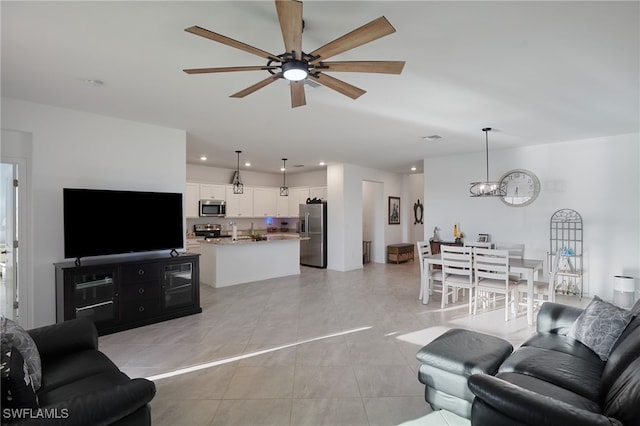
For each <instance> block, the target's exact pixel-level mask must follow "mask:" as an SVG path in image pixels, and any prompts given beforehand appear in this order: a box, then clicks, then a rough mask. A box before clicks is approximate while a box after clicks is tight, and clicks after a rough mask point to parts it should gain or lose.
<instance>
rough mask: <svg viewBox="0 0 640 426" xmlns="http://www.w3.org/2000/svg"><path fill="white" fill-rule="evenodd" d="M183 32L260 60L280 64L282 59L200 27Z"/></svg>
mask: <svg viewBox="0 0 640 426" xmlns="http://www.w3.org/2000/svg"><path fill="white" fill-rule="evenodd" d="M185 31H186V32H188V33H191V34H195V35H198V36H200V37H204V38H208V39H209V40H213V41H217V42H218V43H222V44H226V45H227V46H231V47H235V48H236V49H240V50H244V51H245V52H248V53H252V54H254V55H257V56H260V57H261V58H265V59H269V60H273V61H280V62H282V59H281V58H279V57H278V56H277V55H274V54H272V53H269V52H265V51H264V50H260V49H258V48H257V47H253V46H249V45H248V44H245V43H242V42H240V41H237V40H234V39H232V38H229V37H226V36H223V35H221V34H218V33H214V32H213V31H209V30H206V29H204V28H202V27H198V26H193V27H189V28H187V29H185Z"/></svg>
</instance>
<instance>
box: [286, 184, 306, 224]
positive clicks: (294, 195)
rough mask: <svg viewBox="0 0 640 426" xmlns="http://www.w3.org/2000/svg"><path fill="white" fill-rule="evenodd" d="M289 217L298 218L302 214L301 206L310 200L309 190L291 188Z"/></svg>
mask: <svg viewBox="0 0 640 426" xmlns="http://www.w3.org/2000/svg"><path fill="white" fill-rule="evenodd" d="M287 198H289V217H298V215H299V214H300V204H305V203H306V202H307V198H309V188H308V187H306V186H304V187H298V188H289V197H287Z"/></svg>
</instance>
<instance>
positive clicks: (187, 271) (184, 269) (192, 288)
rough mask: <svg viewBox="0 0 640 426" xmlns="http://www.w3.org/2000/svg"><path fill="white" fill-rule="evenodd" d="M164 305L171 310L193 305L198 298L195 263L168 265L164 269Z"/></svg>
mask: <svg viewBox="0 0 640 426" xmlns="http://www.w3.org/2000/svg"><path fill="white" fill-rule="evenodd" d="M163 272H164V274H163V277H162V299H163V300H162V303H163V308H164V309H165V310H166V309H171V308H177V307H180V306H186V305H191V304H193V303H194V301H195V298H196V286H197V283H196V282H194V271H193V262H181V263H167V264H165V265H164V268H163Z"/></svg>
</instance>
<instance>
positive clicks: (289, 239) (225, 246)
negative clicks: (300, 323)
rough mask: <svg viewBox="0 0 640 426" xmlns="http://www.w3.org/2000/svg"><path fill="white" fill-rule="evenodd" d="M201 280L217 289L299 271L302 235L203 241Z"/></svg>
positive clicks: (201, 246)
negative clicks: (264, 238) (265, 238)
mask: <svg viewBox="0 0 640 426" xmlns="http://www.w3.org/2000/svg"><path fill="white" fill-rule="evenodd" d="M200 253H201V256H200V283H201V284H206V285H210V286H212V287H215V288H220V287H227V286H230V285H236V284H242V283H248V282H252V281H260V280H266V279H269V278H277V277H284V276H288V275H299V274H300V238H299V237H298V236H297V235H274V236H271V235H270V236H268V238H267V240H266V241H252V240H250V239H240V240H238V241H231V240H230V239H228V238H218V239H216V238H213V239H208V240H205V241H203V242H202V243H201V244H200Z"/></svg>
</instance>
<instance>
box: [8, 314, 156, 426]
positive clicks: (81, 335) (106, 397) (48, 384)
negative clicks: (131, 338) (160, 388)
mask: <svg viewBox="0 0 640 426" xmlns="http://www.w3.org/2000/svg"><path fill="white" fill-rule="evenodd" d="M28 333H29V335H30V336H31V337H32V338H33V340H34V342H35V344H36V346H37V348H38V352H39V355H40V359H41V365H42V385H41V387H40V389H39V390H38V391H37V396H38V407H37V408H36V409H35V410H34V409H32V410H31V412H30V414H29V415H24V412H21V415H19V416H17V417H13V418H6V416H4V415H3V419H2V420H3V424H5V423H6V424H10V425H50V424H51V425H53V424H60V425H65V426H70V425H78V426H88V425H91V426H98V425H119V426H124V425H150V424H151V413H150V409H149V405H148V403H149V401H151V400H152V399H153V397H154V395H155V392H156V390H155V385H154V383H153V382H151V381H149V380H146V379H141V378H137V379H130V378H129V377H128V376H127V375H125V374H124V373H122V372H121V371H120V370H119V369H118V367H117V366H116V365H115V364H114V363H113V362H112V361H111V360H110V359H109V358H108V357H107V356H106V355H105V354H104V353H102V352H100V351H99V350H98V333H97V330H96V327H95V325H94V324H93V322H92V321H90V320H88V319H83V318H79V319H74V320H70V321H65V322H63V323H60V324H54V325H50V326H46V327H41V328H36V329H32V330H28ZM19 413H20V412H19Z"/></svg>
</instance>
